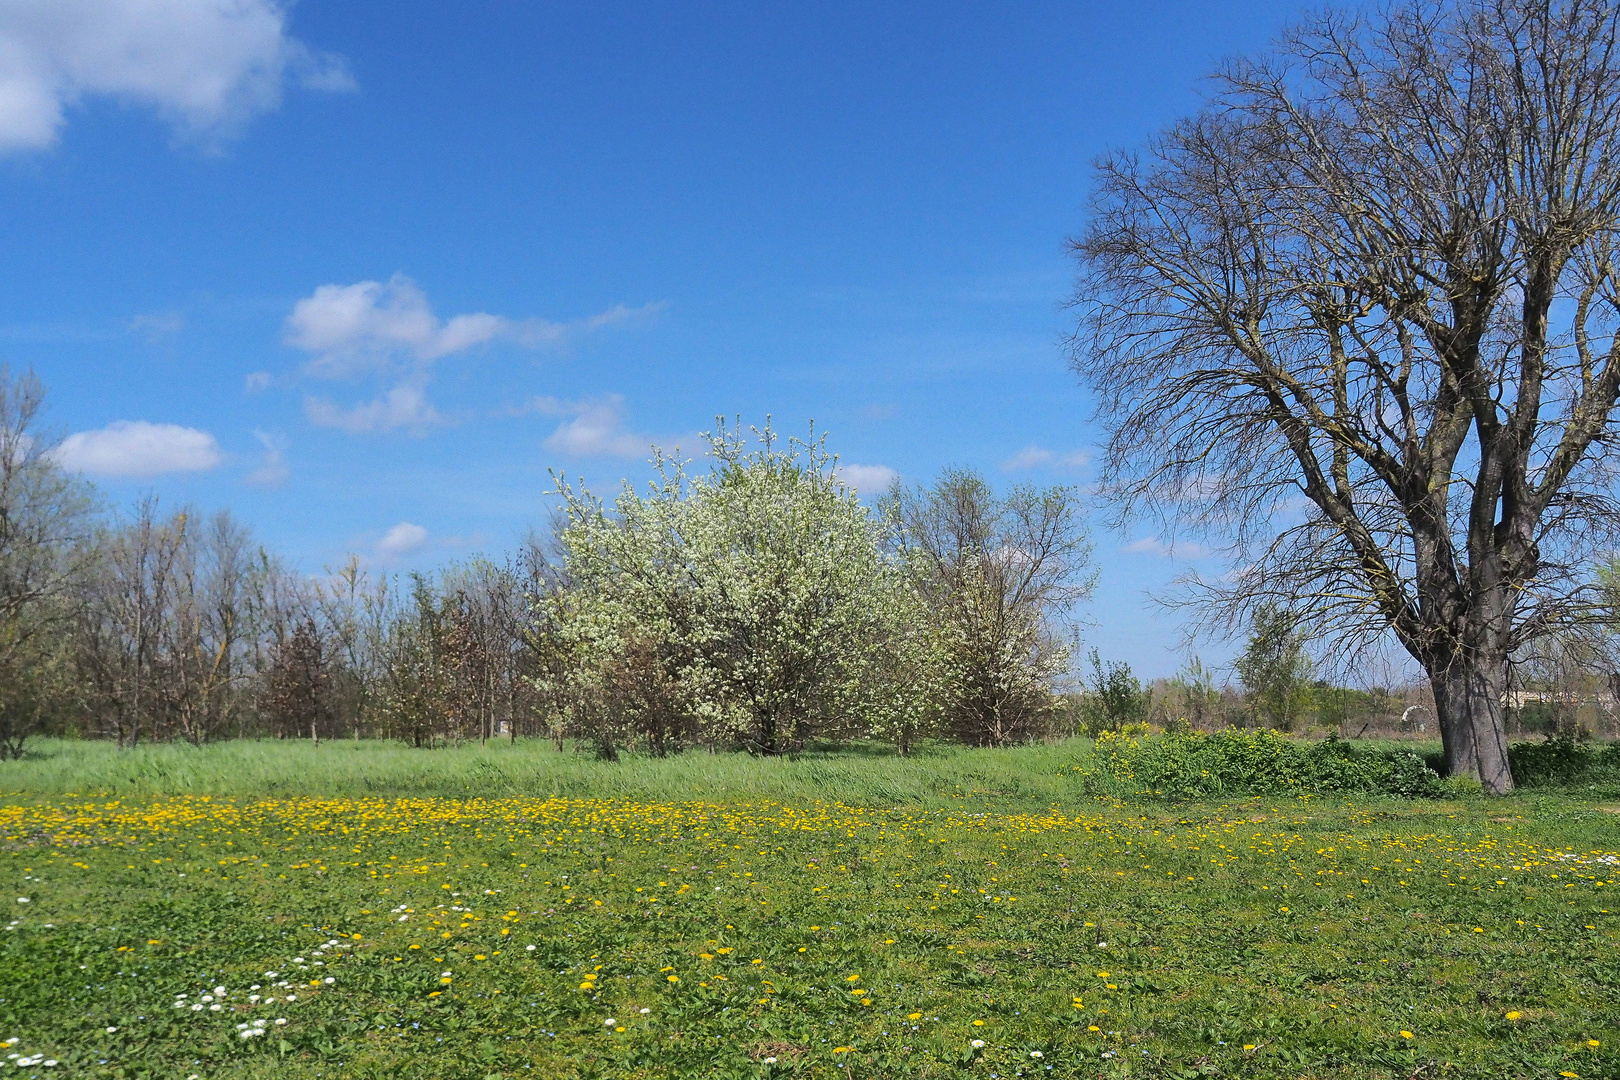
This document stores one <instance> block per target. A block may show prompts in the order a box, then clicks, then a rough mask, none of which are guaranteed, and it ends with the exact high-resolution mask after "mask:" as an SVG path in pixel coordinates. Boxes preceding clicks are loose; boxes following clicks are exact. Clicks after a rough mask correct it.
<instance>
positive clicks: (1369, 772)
mask: <svg viewBox="0 0 1620 1080" xmlns="http://www.w3.org/2000/svg"><path fill="white" fill-rule="evenodd" d="M1086 777H1087V782H1088V785H1089V786H1091V787H1093V788H1095V789H1096V790H1098V791H1099V792H1101V793H1106V794H1115V795H1122V794H1149V795H1161V796H1165V797H1167V798H1177V799H1197V798H1211V797H1218V796H1222V795H1227V794H1242V793H1249V794H1269V793H1272V792H1290V791H1292V792H1302V793H1305V792H1308V793H1313V794H1314V793H1325V792H1358V793H1367V794H1383V795H1399V796H1404V797H1408V798H1422V797H1434V796H1438V795H1440V794H1442V793H1443V792H1444V790H1445V789H1444V787H1443V785H1442V784H1441V781H1440V777H1439V776H1438V775H1437V774H1436V773H1435V772H1434V770H1432V769H1430V768H1429V767H1428V766H1427V765H1425V764H1424V763H1423V760H1422V759H1421V758H1419V757H1418V756H1417V755H1416V754H1412V753H1409V752H1406V751H1399V750H1396V751H1389V750H1366V749H1362V748H1359V747H1356V746H1353V745H1352V744H1351V743H1348V742H1346V741H1344V740H1342V739H1337V738H1328V739H1325V740H1322V741H1321V742H1314V743H1307V742H1301V741H1298V740H1295V739H1290V738H1287V737H1285V736H1283V735H1280V734H1278V733H1277V732H1275V731H1270V730H1264V729H1260V730H1256V729H1237V728H1227V729H1225V730H1223V731H1216V732H1213V733H1211V734H1208V735H1201V734H1198V733H1197V732H1181V733H1166V734H1163V735H1159V736H1155V737H1152V738H1134V737H1130V736H1126V735H1122V734H1115V733H1113V732H1104V733H1103V734H1102V735H1101V736H1100V737H1099V738H1098V739H1097V742H1096V746H1095V748H1094V750H1093V767H1092V768H1091V769H1090V770H1089V771H1088V772H1087V773H1086Z"/></svg>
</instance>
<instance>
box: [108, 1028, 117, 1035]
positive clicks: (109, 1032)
mask: <svg viewBox="0 0 1620 1080" xmlns="http://www.w3.org/2000/svg"><path fill="white" fill-rule="evenodd" d="M117 1030H118V1029H117V1028H115V1027H110V1028H108V1029H107V1034H109V1035H111V1034H112V1033H113V1032H115V1031H117Z"/></svg>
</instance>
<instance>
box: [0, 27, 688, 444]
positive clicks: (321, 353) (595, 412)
mask: <svg viewBox="0 0 1620 1080" xmlns="http://www.w3.org/2000/svg"><path fill="white" fill-rule="evenodd" d="M0 2H3V0H0ZM663 308H664V305H663V304H662V303H653V304H647V305H644V306H642V307H639V308H631V307H626V306H625V305H623V304H619V305H616V306H614V307H612V308H609V309H608V310H606V311H603V312H600V313H598V314H596V315H592V316H590V317H588V318H585V319H580V320H578V321H575V322H568V323H558V322H551V321H549V320H546V319H510V318H507V317H506V316H504V315H491V314H489V313H488V312H483V311H478V312H470V313H467V314H462V315H455V316H452V317H450V318H449V319H441V318H439V316H438V315H437V314H436V313H435V312H434V310H433V306H432V304H430V303H429V302H428V298H427V294H426V293H424V292H423V291H422V290H421V289H420V288H418V287H417V285H416V284H415V283H414V282H412V281H411V280H410V279H409V278H406V277H404V276H402V275H399V274H396V275H394V276H393V277H392V278H390V279H389V280H388V281H386V282H382V281H360V282H356V283H355V284H353V285H322V286H320V287H319V288H317V289H316V290H315V291H314V292H313V293H311V294H310V295H309V296H307V297H305V298H304V299H302V300H300V301H298V303H297V304H295V305H294V306H293V310H292V313H291V314H289V315H288V316H287V321H286V325H285V328H284V334H283V340H284V341H285V342H286V343H287V344H288V345H291V346H292V347H294V348H296V349H301V350H303V351H304V352H307V353H309V354H310V360H309V362H308V363H307V364H306V365H305V369H304V370H305V371H306V372H307V373H308V374H310V375H313V376H315V377H317V378H325V379H341V378H351V377H355V376H359V375H363V374H366V373H368V372H375V373H379V374H384V375H392V376H394V377H395V379H396V380H397V385H395V386H394V387H393V388H392V389H390V390H388V391H387V392H386V393H384V394H383V395H382V396H381V397H379V398H377V399H376V400H374V401H370V402H367V403H365V404H361V405H357V406H354V407H352V408H349V409H344V408H341V407H339V406H338V405H335V404H333V403H332V402H331V401H329V400H327V399H325V398H319V397H310V398H307V399H306V400H305V402H304V413H305V415H306V416H308V417H309V419H310V421H311V422H312V423H315V424H319V425H321V426H323V427H335V428H341V429H342V430H344V431H348V432H350V433H353V434H359V433H363V432H377V431H393V430H396V429H401V428H403V429H406V430H408V431H410V432H412V433H413V434H422V433H424V432H426V431H427V430H428V429H430V428H433V427H437V426H440V425H442V424H445V423H447V422H448V420H447V419H446V418H445V417H444V416H443V415H441V414H440V413H439V412H438V411H437V410H436V409H435V408H434V407H433V405H432V403H431V402H430V401H429V400H428V398H427V393H426V391H427V385H428V383H429V381H430V380H431V378H432V370H433V365H434V363H435V362H436V361H438V360H441V359H443V358H444V357H447V356H452V355H455V354H456V353H461V352H466V351H467V350H468V349H471V348H474V347H476V346H478V345H483V344H487V343H490V342H494V341H504V342H509V343H512V344H516V345H519V346H522V347H524V348H530V349H539V348H556V347H560V346H563V345H565V344H567V343H568V342H569V341H570V340H571V339H572V338H574V337H576V336H578V335H580V334H584V333H589V332H592V331H595V330H600V329H602V328H604V327H608V326H613V325H616V324H618V323H624V322H629V321H633V320H637V319H642V318H646V317H649V316H650V315H652V314H654V313H656V312H658V311H661V310H663ZM266 378H268V377H266ZM253 379H254V376H249V389H255V388H256V387H255V386H254V383H253V381H252V380H253ZM553 404H554V405H555V404H556V403H553ZM617 409H618V402H617V399H612V400H610V401H602V402H584V403H581V404H579V405H577V406H558V407H557V408H555V409H553V410H551V411H552V412H553V414H554V415H556V414H573V415H574V420H572V421H570V422H569V423H567V424H564V425H563V427H562V428H559V429H558V431H557V433H556V434H554V435H553V436H552V441H551V442H548V443H547V445H548V446H551V447H552V448H553V449H562V450H565V451H566V452H569V453H588V454H601V453H608V454H614V455H617V456H635V455H639V454H640V453H641V452H642V449H637V450H636V451H635V455H631V454H629V453H627V449H626V448H627V447H628V446H629V445H630V443H629V442H626V441H625V440H634V439H635V438H636V437H635V436H631V435H628V434H625V433H623V432H616V430H615V428H616V420H615V416H616V415H617V414H616V412H615V410H617ZM520 411H532V407H531V408H526V409H524V410H520ZM540 411H547V410H546V409H541V410H540Z"/></svg>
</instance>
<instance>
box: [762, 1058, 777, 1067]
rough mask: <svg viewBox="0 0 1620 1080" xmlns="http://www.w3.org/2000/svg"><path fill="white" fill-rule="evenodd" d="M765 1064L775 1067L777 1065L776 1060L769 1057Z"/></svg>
mask: <svg viewBox="0 0 1620 1080" xmlns="http://www.w3.org/2000/svg"><path fill="white" fill-rule="evenodd" d="M765 1064H767V1065H775V1064H776V1059H775V1058H773V1057H768V1058H766V1059H765Z"/></svg>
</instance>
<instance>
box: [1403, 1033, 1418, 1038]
mask: <svg viewBox="0 0 1620 1080" xmlns="http://www.w3.org/2000/svg"><path fill="white" fill-rule="evenodd" d="M1401 1038H1403V1039H1415V1038H1417V1036H1416V1035H1413V1034H1412V1033H1411V1032H1410V1031H1403V1032H1401Z"/></svg>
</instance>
